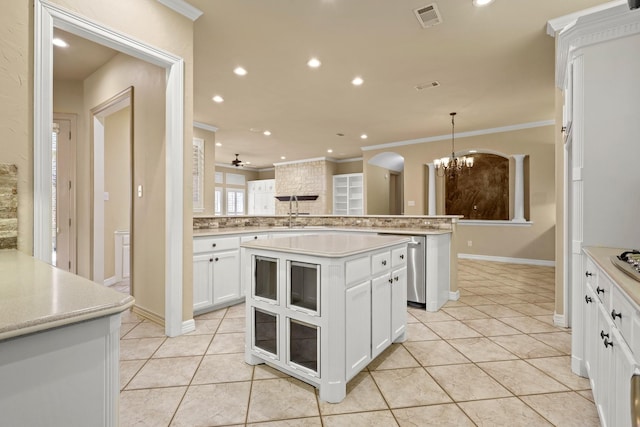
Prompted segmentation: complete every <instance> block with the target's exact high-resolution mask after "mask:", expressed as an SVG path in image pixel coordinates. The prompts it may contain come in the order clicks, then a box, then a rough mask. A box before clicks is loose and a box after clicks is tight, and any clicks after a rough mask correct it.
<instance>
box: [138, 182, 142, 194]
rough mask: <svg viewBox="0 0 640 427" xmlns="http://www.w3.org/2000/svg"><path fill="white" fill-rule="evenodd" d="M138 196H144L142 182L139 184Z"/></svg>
mask: <svg viewBox="0 0 640 427" xmlns="http://www.w3.org/2000/svg"><path fill="white" fill-rule="evenodd" d="M138 197H142V184H140V185H138Z"/></svg>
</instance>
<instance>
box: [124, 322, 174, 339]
mask: <svg viewBox="0 0 640 427" xmlns="http://www.w3.org/2000/svg"><path fill="white" fill-rule="evenodd" d="M165 336H166V335H165V331H164V328H163V327H162V326H160V325H156V324H155V323H153V322H149V321H146V320H145V321H144V322H140V323H138V324H137V325H136V327H135V328H133V329H131V331H130V332H129V333H128V334H127V335H125V337H124V339H131V338H164V337H165Z"/></svg>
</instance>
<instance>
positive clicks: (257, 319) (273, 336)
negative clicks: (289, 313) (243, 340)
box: [253, 307, 279, 359]
mask: <svg viewBox="0 0 640 427" xmlns="http://www.w3.org/2000/svg"><path fill="white" fill-rule="evenodd" d="M253 331H254V334H253V348H254V349H256V350H259V351H260V352H262V353H264V352H266V353H268V354H269V355H270V356H271V357H273V358H275V359H278V358H279V357H278V315H277V314H273V313H269V312H266V311H263V310H260V309H258V308H255V307H254V308H253Z"/></svg>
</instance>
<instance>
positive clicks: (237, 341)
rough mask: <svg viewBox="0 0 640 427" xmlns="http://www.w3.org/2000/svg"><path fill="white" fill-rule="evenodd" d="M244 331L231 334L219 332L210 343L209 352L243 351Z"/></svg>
mask: <svg viewBox="0 0 640 427" xmlns="http://www.w3.org/2000/svg"><path fill="white" fill-rule="evenodd" d="M243 352H244V333H242V332H234V333H230V334H221V333H217V334H216V335H215V336H214V337H213V341H211V344H210V345H209V349H208V350H207V354H221V353H243Z"/></svg>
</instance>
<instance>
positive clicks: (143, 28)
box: [0, 0, 193, 320]
mask: <svg viewBox="0 0 640 427" xmlns="http://www.w3.org/2000/svg"><path fill="white" fill-rule="evenodd" d="M53 1H54V2H55V3H57V4H59V5H61V6H62V7H64V8H66V9H69V10H71V11H73V12H76V13H78V14H79V15H82V16H84V17H86V18H87V19H89V20H93V21H95V22H98V23H100V24H102V25H105V26H107V27H110V28H112V29H114V30H115V31H118V32H122V33H125V34H128V35H130V36H132V37H133V38H135V39H138V40H141V41H143V42H145V43H148V44H150V45H152V46H155V47H158V48H160V49H163V50H165V51H167V52H171V53H173V54H175V55H177V56H179V57H181V58H183V60H184V64H185V73H184V75H185V80H184V93H185V100H184V109H185V111H184V113H185V114H184V121H185V127H184V129H185V131H184V144H185V154H188V153H191V144H192V133H193V132H192V128H191V123H192V122H193V22H192V21H190V20H188V19H187V18H185V17H183V16H181V15H179V14H177V13H175V12H173V11H172V10H170V9H168V8H167V7H165V6H163V5H162V4H160V3H158V2H156V1H154V0H139V1H135V2H131V1H128V0H113V1H110V2H104V1H101V0H53ZM3 6H4V7H3V11H2V14H0V48H1V50H2V53H3V54H2V55H0V92H1V93H2V94H3V101H2V102H0V113H1V114H0V141H1V142H0V162H2V163H12V164H16V165H17V166H18V198H19V199H18V221H19V224H18V227H19V228H18V247H19V249H20V250H21V251H23V252H27V253H33V135H32V127H33V125H32V117H33V101H32V98H33V60H32V58H33V56H34V55H33V1H18V2H5V4H3ZM141 17H144V19H141ZM167 28H170V29H171V31H167V30H166V29H167ZM163 81H164V79H163ZM140 116H141V117H144V114H143V112H140ZM163 139H164V134H163V135H162V138H160V139H159V140H157V141H156V142H157V143H158V144H159V145H161V146H162V147H164V140H163ZM160 151H161V152H162V153H164V148H162V150H160ZM151 157H152V158H156V157H157V156H156V155H155V154H153V155H152V156H151ZM84 159H85V160H86V158H84ZM80 161H81V160H80V159H78V162H80ZM150 163H151V161H147V162H146V163H145V165H144V166H145V168H143V170H140V169H138V172H139V173H142V174H144V178H145V180H144V183H145V186H146V189H147V190H151V191H152V194H154V193H157V194H159V193H162V197H161V199H162V202H163V203H164V168H160V169H155V165H152V164H150ZM78 166H80V164H78ZM146 166H149V167H151V166H153V167H154V169H151V168H149V169H146ZM182 168H183V170H184V182H185V192H184V198H183V206H184V221H183V225H182V228H183V236H184V238H183V248H184V249H183V277H182V282H183V283H182V285H183V319H184V320H188V319H191V318H192V317H193V312H192V308H193V297H192V257H193V252H192V246H193V245H192V242H191V240H192V236H193V220H192V218H193V215H192V208H191V204H192V203H191V197H192V194H191V183H190V179H189V177H190V174H191V169H190V168H191V156H190V155H185V156H184V162H183V165H182ZM85 176H86V175H85ZM78 179H79V180H80V179H81V178H80V176H79V177H78ZM146 184H148V185H146ZM147 194H148V193H147ZM152 198H153V197H151V198H149V199H147V200H149V201H151V199H152ZM159 199H160V198H158V199H156V201H157V200H159ZM78 202H81V200H78ZM84 204H85V205H84V208H85V209H86V206H87V201H86V200H84ZM78 207H79V208H80V205H78ZM148 207H149V209H148V211H147V212H140V210H139V211H138V212H139V213H142V214H143V215H145V214H146V215H147V216H148V217H149V218H152V220H151V221H149V223H150V224H149V226H148V227H147V230H141V232H140V236H139V237H141V238H145V237H148V238H149V239H148V240H143V241H144V244H141V245H140V246H141V248H139V249H140V250H142V249H143V248H156V247H160V248H161V252H162V253H160V256H159V257H157V256H151V255H150V254H144V255H143V256H142V257H141V259H140V260H138V259H134V265H135V264H138V263H136V261H139V263H140V265H139V266H138V265H135V267H136V271H137V273H136V274H140V275H141V277H142V278H143V279H142V280H141V283H153V282H154V281H155V280H156V279H158V278H159V279H160V280H159V282H158V284H157V285H151V286H156V287H158V289H150V290H149V291H148V292H146V291H145V292H143V294H141V295H140V296H138V295H136V300H137V301H138V302H141V303H143V304H145V306H148V307H149V308H150V309H151V310H152V311H153V312H154V313H157V314H158V315H159V316H161V317H164V277H163V276H164V249H163V248H164V223H163V221H164V216H163V214H161V212H164V204H162V206H155V205H153V206H148ZM143 211H144V210H143ZM158 224H161V225H162V226H160V227H157V225H158ZM85 228H86V227H85ZM149 228H153V230H152V232H149V230H148V229H149ZM78 231H79V233H78V235H79V236H80V232H81V230H80V229H79V230H78ZM85 231H86V230H85ZM146 234H148V236H146ZM85 249H86V248H85ZM80 251H81V249H80V246H79V247H78V253H79V254H80V253H81V252H80ZM155 272H161V273H162V274H160V275H158V274H156V273H155ZM158 276H160V277H158ZM159 288H162V291H161V292H160V291H159ZM151 294H154V295H151ZM147 298H149V301H148V302H146V301H145V300H146V299H147Z"/></svg>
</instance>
